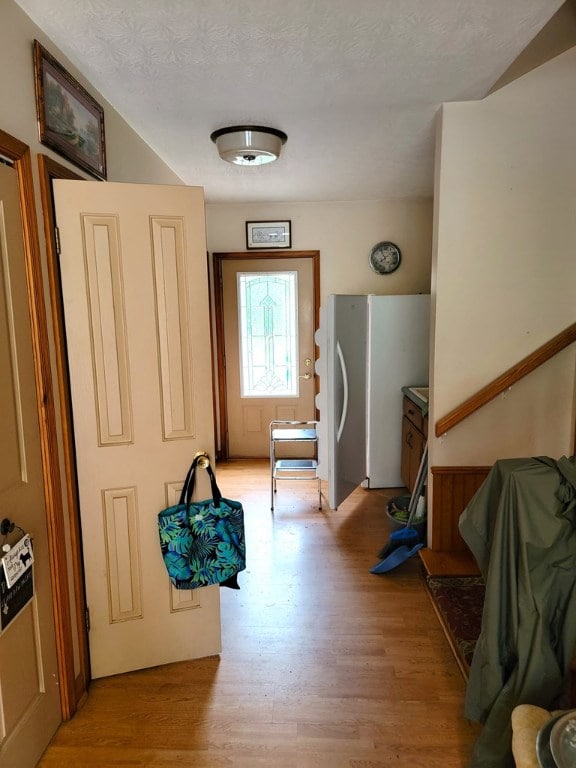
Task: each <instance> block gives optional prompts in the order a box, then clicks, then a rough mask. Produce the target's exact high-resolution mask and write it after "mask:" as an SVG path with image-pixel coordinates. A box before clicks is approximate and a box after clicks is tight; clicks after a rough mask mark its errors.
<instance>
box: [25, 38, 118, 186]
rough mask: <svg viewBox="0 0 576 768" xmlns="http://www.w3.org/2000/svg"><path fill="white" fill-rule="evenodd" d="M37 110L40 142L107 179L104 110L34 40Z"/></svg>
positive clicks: (95, 174)
mask: <svg viewBox="0 0 576 768" xmlns="http://www.w3.org/2000/svg"><path fill="white" fill-rule="evenodd" d="M34 76H35V85H36V111H37V115H38V126H39V133H40V141H41V142H42V144H45V145H46V146H47V147H50V149H54V150H55V151H56V152H58V153H59V154H60V155H62V157H65V158H66V159H67V160H70V162H72V163H74V164H75V165H77V166H78V167H79V168H82V169H83V170H85V171H88V173H91V174H92V175H93V176H96V177H97V178H99V179H105V178H106V143H105V138H104V110H103V109H102V107H101V106H100V104H98V102H96V101H95V100H94V99H93V98H92V96H91V95H90V94H89V93H88V92H87V91H86V90H85V89H84V88H83V87H82V86H81V85H80V83H79V82H78V81H77V80H76V79H75V78H73V77H72V75H71V74H70V73H69V72H68V71H67V70H65V69H64V67H63V66H62V64H60V62H58V61H57V60H56V59H55V58H54V56H52V55H51V54H50V53H48V51H47V50H46V49H45V48H43V47H42V46H41V45H40V43H39V42H38V40H34Z"/></svg>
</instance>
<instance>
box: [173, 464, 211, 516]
mask: <svg viewBox="0 0 576 768" xmlns="http://www.w3.org/2000/svg"><path fill="white" fill-rule="evenodd" d="M197 465H198V459H194V461H193V462H192V464H191V466H190V469H189V470H188V473H187V475H186V479H185V480H184V485H183V486H182V492H181V493H180V500H179V502H178V504H186V506H187V507H189V506H190V504H191V503H192V494H193V493H194V484H195V482H196V467H197ZM206 471H207V472H208V477H209V478H210V486H211V488H212V499H213V501H214V506H215V507H216V508H219V507H220V500H221V499H222V494H221V493H220V489H219V488H218V484H217V483H216V475H215V474H214V472H213V471H212V467H211V466H210V464H208V466H207V467H206Z"/></svg>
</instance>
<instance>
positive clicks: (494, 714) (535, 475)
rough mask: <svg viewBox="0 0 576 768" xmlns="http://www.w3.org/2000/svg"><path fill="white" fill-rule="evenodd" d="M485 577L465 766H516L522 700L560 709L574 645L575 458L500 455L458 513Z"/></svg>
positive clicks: (469, 696) (468, 711) (470, 690)
mask: <svg viewBox="0 0 576 768" xmlns="http://www.w3.org/2000/svg"><path fill="white" fill-rule="evenodd" d="M460 532H461V534H462V537H463V539H464V541H465V542H466V544H467V545H468V546H469V548H470V550H471V551H472V553H473V554H474V556H475V558H476V560H477V562H478V565H479V567H480V570H481V572H482V575H483V577H484V580H485V582H486V598H485V603H484V610H483V615H482V629H481V633H480V637H479V639H478V642H477V644H476V648H475V652H474V656H473V659H472V666H471V669H470V676H469V680H468V686H467V690H466V705H465V711H466V715H467V717H469V718H470V719H471V720H476V721H479V722H481V723H483V724H484V727H483V729H482V733H481V735H480V738H479V739H478V742H477V744H476V748H475V752H474V757H473V762H472V766H471V768H505V767H506V766H513V765H514V761H513V757H512V746H511V745H512V733H511V715H512V711H513V710H514V708H515V707H516V706H518V705H519V704H532V705H536V706H539V707H542V708H545V709H552V708H553V707H556V708H561V707H563V706H564V705H563V703H562V697H563V695H564V694H566V688H567V685H568V682H569V677H570V662H571V658H572V652H573V649H574V644H575V642H576V459H575V458H571V459H568V458H566V457H563V458H562V459H560V460H558V461H555V460H553V459H549V458H547V457H540V458H529V459H503V460H500V461H497V462H496V463H495V465H494V466H493V468H492V469H491V471H490V473H489V475H488V477H487V479H486V481H485V482H484V483H483V485H482V486H481V487H480V489H479V490H478V491H477V493H476V494H475V496H474V497H473V499H472V500H471V502H470V503H469V505H468V506H467V508H466V509H465V510H464V512H463V513H462V516H461V518H460Z"/></svg>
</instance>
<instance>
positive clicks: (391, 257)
mask: <svg viewBox="0 0 576 768" xmlns="http://www.w3.org/2000/svg"><path fill="white" fill-rule="evenodd" d="M401 261H402V254H401V253H400V248H398V246H397V245H395V244H394V243H390V242H388V241H384V242H382V243H376V245H375V246H374V247H373V248H372V250H371V251H370V257H369V262H370V266H371V267H372V269H373V270H374V272H377V273H378V274H379V275H389V274H390V273H391V272H394V271H395V270H397V269H398V267H399V266H400V262H401Z"/></svg>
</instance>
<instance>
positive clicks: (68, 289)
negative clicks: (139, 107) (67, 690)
mask: <svg viewBox="0 0 576 768" xmlns="http://www.w3.org/2000/svg"><path fill="white" fill-rule="evenodd" d="M54 193H55V202H56V216H57V223H58V229H59V234H60V249H61V256H60V269H61V279H62V290H63V297H64V315H65V324H66V335H67V344H68V359H69V366H70V381H71V391H72V410H73V417H74V432H75V445H76V454H77V462H78V483H79V495H80V515H81V521H82V537H83V546H84V566H85V577H86V594H87V603H88V608H89V611H90V634H89V645H90V660H91V669H92V675H93V677H102V676H105V675H112V674H116V673H119V672H125V671H128V670H131V669H140V668H144V667H149V666H155V665H158V664H165V663H169V662H174V661H180V660H183V659H190V658H195V657H201V656H207V655H212V654H215V653H219V651H220V613H219V610H220V602H219V599H220V596H219V592H218V590H219V587H218V586H213V587H205V588H203V589H200V590H196V591H194V592H188V591H186V592H179V591H178V590H175V589H173V588H172V587H171V585H170V583H169V580H168V575H167V573H166V570H165V568H164V563H163V561H162V557H161V554H160V545H159V539H158V529H157V515H158V512H159V511H160V510H161V509H162V508H164V507H166V506H168V505H170V504H174V503H176V501H177V499H178V495H179V491H180V488H181V486H182V482H183V479H184V476H185V474H186V471H187V469H188V467H189V465H190V463H191V461H192V458H193V457H194V454H195V453H196V451H198V450H205V451H208V453H209V454H210V456H214V425H213V407H212V366H211V350H210V328H209V311H208V278H207V267H206V243H205V225H204V199H203V192H202V190H201V189H200V188H197V187H169V186H161V187H153V186H147V185H135V184H111V183H101V182H85V181H56V182H55V183H54ZM202 479H203V481H204V482H203V483H202V485H201V487H200V489H199V495H200V496H201V497H202V498H206V497H207V496H209V495H210V494H209V484H207V483H206V482H205V478H202Z"/></svg>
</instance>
